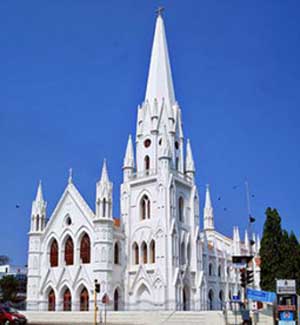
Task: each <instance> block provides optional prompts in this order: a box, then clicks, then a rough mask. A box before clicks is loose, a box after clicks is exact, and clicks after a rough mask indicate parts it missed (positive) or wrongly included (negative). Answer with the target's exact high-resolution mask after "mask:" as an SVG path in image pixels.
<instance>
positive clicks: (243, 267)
mask: <svg viewBox="0 0 300 325" xmlns="http://www.w3.org/2000/svg"><path fill="white" fill-rule="evenodd" d="M233 267H234V268H235V269H238V270H242V269H245V268H246V267H247V264H246V263H235V264H233Z"/></svg>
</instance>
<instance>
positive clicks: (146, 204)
mask: <svg viewBox="0 0 300 325" xmlns="http://www.w3.org/2000/svg"><path fill="white" fill-rule="evenodd" d="M150 204H151V203H150V200H149V198H148V196H147V195H144V196H143V197H142V200H141V220H145V219H150V213H151V208H150Z"/></svg>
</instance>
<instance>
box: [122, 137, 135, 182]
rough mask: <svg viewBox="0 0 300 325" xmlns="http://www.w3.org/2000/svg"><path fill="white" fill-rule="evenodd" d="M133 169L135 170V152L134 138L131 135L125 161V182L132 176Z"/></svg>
mask: <svg viewBox="0 0 300 325" xmlns="http://www.w3.org/2000/svg"><path fill="white" fill-rule="evenodd" d="M133 171H134V152H133V144H132V138H131V135H129V138H128V142H127V147H126V153H125V158H124V163H123V178H124V182H126V181H128V180H129V179H130V178H131V177H132V174H133Z"/></svg>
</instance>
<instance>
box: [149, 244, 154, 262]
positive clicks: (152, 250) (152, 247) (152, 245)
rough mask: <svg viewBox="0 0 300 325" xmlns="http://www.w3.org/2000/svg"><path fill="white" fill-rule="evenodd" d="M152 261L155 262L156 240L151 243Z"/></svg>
mask: <svg viewBox="0 0 300 325" xmlns="http://www.w3.org/2000/svg"><path fill="white" fill-rule="evenodd" d="M150 263H155V241H154V240H152V241H151V243H150Z"/></svg>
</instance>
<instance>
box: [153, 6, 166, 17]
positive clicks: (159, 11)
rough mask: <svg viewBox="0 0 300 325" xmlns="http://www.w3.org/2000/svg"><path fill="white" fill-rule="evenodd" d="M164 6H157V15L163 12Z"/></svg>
mask: <svg viewBox="0 0 300 325" xmlns="http://www.w3.org/2000/svg"><path fill="white" fill-rule="evenodd" d="M164 10H165V8H164V7H158V8H157V9H156V10H155V12H156V13H157V16H162V13H163V12H164Z"/></svg>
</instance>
